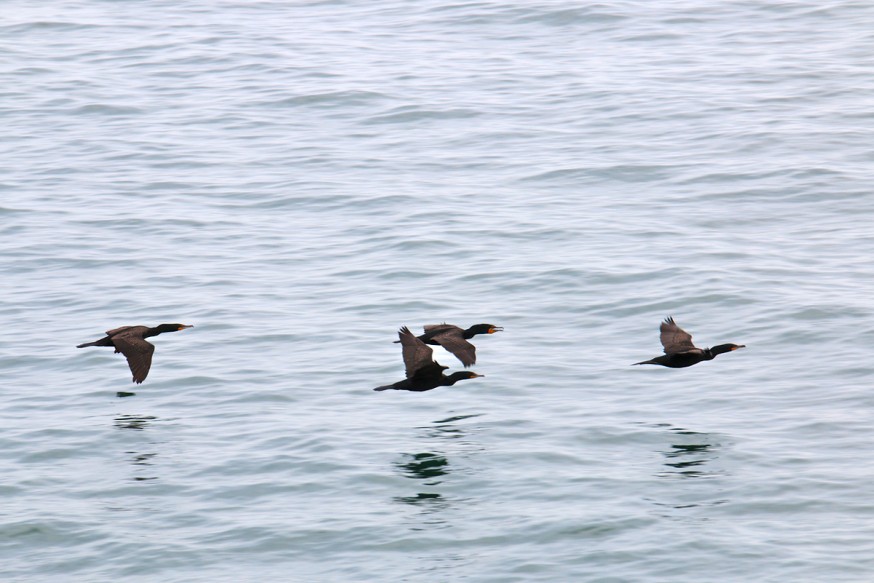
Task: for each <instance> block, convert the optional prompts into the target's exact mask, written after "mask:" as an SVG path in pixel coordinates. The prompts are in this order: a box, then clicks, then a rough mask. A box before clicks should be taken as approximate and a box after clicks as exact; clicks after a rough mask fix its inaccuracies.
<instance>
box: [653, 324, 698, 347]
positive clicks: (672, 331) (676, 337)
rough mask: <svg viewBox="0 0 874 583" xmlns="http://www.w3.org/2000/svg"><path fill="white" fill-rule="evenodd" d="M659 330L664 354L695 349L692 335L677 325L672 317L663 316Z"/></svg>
mask: <svg viewBox="0 0 874 583" xmlns="http://www.w3.org/2000/svg"><path fill="white" fill-rule="evenodd" d="M659 330H661V337H660V340H661V341H662V346H664V347H665V354H673V353H676V352H686V351H688V350H694V349H695V345H694V344H692V335H691V334H689V333H688V332H686V331H685V330H683V329H682V328H680V327H679V326H677V324H676V323H675V322H674V319H673V318H671V317H668V318H665V321H664V322H662V325H661V326H660V327H659Z"/></svg>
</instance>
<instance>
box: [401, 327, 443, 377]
mask: <svg viewBox="0 0 874 583" xmlns="http://www.w3.org/2000/svg"><path fill="white" fill-rule="evenodd" d="M398 338H400V340H401V348H402V349H403V355H404V367H405V368H406V373H407V378H412V377H413V375H415V374H416V371H417V370H419V369H420V368H423V367H426V366H428V365H429V364H434V361H433V360H432V359H431V355H432V354H433V353H434V351H433V350H431V349H430V348H428V345H427V344H425V343H424V342H422V341H421V340H419V339H418V338H416V336H415V335H414V334H413V333H412V332H410V329H409V328H407V327H406V326H404V327H403V328H401V329H400V331H399V332H398Z"/></svg>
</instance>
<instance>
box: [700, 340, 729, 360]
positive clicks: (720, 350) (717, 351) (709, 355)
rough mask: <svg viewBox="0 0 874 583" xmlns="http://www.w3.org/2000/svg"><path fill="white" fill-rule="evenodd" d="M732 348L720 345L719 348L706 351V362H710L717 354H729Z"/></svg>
mask: <svg viewBox="0 0 874 583" xmlns="http://www.w3.org/2000/svg"><path fill="white" fill-rule="evenodd" d="M733 347H734V345H733V344H720V345H719V346H714V347H713V348H708V349H706V350H705V351H704V353H705V354H706V355H707V360H711V359H713V358H716V356H717V355H719V354H723V353H725V352H731V351H732V349H733Z"/></svg>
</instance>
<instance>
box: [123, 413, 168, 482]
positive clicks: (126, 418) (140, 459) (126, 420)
mask: <svg viewBox="0 0 874 583" xmlns="http://www.w3.org/2000/svg"><path fill="white" fill-rule="evenodd" d="M157 419H158V418H157V417H155V416H153V415H119V416H118V417H116V418H115V422H114V425H115V428H116V429H132V430H134V431H142V430H144V429H146V428H147V427H148V426H149V425H151V424H152V422H153V421H155V420H157ZM149 445H153V444H152V443H149ZM124 453H125V454H127V455H129V456H131V458H130V463H131V464H132V465H133V466H134V469H135V472H136V475H134V477H133V478H132V479H133V480H134V481H135V482H148V481H150V480H157V479H158V477H157V476H152V475H143V473H145V472H146V471H149V473H151V470H149V468H150V467H151V466H153V465H154V463H153V461H152V460H153V458H154V457H155V456H157V455H158V454H157V453H154V452H152V453H141V452H138V451H126V452H124Z"/></svg>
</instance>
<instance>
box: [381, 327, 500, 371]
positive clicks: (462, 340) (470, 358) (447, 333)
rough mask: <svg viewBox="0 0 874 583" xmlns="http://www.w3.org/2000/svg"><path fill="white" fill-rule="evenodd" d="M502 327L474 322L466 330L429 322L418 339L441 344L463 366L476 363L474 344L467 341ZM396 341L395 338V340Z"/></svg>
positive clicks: (492, 332)
mask: <svg viewBox="0 0 874 583" xmlns="http://www.w3.org/2000/svg"><path fill="white" fill-rule="evenodd" d="M503 329H504V328H502V327H501V326H495V325H494V324H474V325H473V326H471V327H470V328H468V329H467V330H462V329H461V328H459V327H458V326H453V325H452V324H447V323H445V322H444V323H443V324H431V325H429V326H425V327H424V330H425V333H424V334H422V335H421V336H418V339H419V340H421V341H422V342H424V343H425V344H431V345H434V346H437V345H439V346H442V347H443V348H445V349H446V350H448V351H449V352H451V353H452V354H454V355H455V356H456V357H457V358H458V360H460V361H461V364H463V365H464V366H465V368H467V367H469V366H472V365H474V364H476V346H474V345H473V344H471V343H470V342H468V340H469V339H470V338H473V337H474V336H476V335H477V334H494V333H495V332H501V331H502V330H503ZM395 342H397V340H395Z"/></svg>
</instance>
